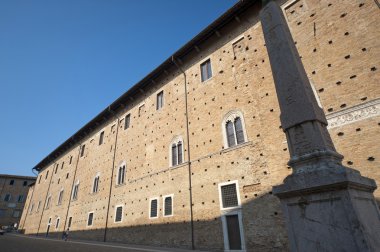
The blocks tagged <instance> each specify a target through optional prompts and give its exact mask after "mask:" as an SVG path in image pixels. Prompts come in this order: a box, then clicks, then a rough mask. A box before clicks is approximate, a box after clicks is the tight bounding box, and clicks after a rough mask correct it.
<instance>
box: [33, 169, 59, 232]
mask: <svg viewBox="0 0 380 252" xmlns="http://www.w3.org/2000/svg"><path fill="white" fill-rule="evenodd" d="M56 164H57V163H56V162H54V164H53V170H52V171H51V176H50V181H49V186H48V189H47V192H46V197H45V202H44V204H43V205H42V213H41V218H40V223H39V224H38V229H37V234H36V236H38V233H39V232H40V227H41V221H42V217H43V216H44V211H45V207H46V205H45V204H46V200H47V198H48V196H49V190H50V185H51V180H52V179H53V175H54V166H55V165H56ZM37 178H38V177H37Z"/></svg>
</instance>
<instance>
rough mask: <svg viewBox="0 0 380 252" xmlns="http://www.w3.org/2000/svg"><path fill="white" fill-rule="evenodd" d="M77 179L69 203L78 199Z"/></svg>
mask: <svg viewBox="0 0 380 252" xmlns="http://www.w3.org/2000/svg"><path fill="white" fill-rule="evenodd" d="M79 184H80V183H79V179H78V180H77V181H76V182H75V184H74V188H73V194H72V195H71V201H74V200H77V199H78V192H79Z"/></svg>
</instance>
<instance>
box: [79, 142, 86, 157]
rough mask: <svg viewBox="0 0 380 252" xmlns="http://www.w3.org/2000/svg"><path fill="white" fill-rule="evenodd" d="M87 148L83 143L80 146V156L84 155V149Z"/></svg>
mask: <svg viewBox="0 0 380 252" xmlns="http://www.w3.org/2000/svg"><path fill="white" fill-rule="evenodd" d="M85 149H86V145H85V144H82V145H81V146H80V157H84V151H85Z"/></svg>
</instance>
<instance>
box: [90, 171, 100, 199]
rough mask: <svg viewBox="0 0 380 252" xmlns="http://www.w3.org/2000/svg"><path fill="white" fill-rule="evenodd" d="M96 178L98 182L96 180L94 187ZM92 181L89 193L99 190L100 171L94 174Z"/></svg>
mask: <svg viewBox="0 0 380 252" xmlns="http://www.w3.org/2000/svg"><path fill="white" fill-rule="evenodd" d="M96 179H97V180H98V182H97V185H96V188H94V186H95V182H96ZM92 181H93V182H92V188H91V194H96V193H98V192H99V182H100V172H97V173H96V175H95V177H94V179H93V180H92ZM94 189H96V190H95V191H94Z"/></svg>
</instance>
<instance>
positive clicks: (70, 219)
mask: <svg viewBox="0 0 380 252" xmlns="http://www.w3.org/2000/svg"><path fill="white" fill-rule="evenodd" d="M72 220H73V217H71V216H70V217H69V223H68V224H67V228H71V221H72Z"/></svg>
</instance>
